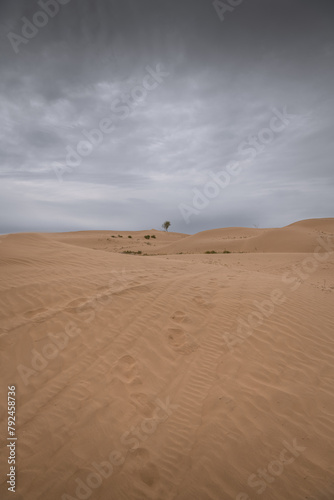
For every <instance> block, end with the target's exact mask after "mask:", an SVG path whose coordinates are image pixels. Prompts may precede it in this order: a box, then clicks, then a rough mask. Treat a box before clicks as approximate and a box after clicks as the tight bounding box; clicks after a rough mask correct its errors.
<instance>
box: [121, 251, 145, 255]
mask: <svg viewBox="0 0 334 500" xmlns="http://www.w3.org/2000/svg"><path fill="white" fill-rule="evenodd" d="M122 253H126V254H127V255H141V250H138V252H133V251H132V250H124V252H122Z"/></svg>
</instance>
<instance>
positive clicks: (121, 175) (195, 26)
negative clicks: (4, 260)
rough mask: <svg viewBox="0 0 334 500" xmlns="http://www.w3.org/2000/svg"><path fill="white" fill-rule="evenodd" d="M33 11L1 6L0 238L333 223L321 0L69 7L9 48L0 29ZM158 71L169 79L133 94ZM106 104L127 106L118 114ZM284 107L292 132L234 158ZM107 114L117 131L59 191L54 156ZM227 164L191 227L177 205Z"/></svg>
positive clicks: (28, 6) (11, 28)
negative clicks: (231, 174)
mask: <svg viewBox="0 0 334 500" xmlns="http://www.w3.org/2000/svg"><path fill="white" fill-rule="evenodd" d="M54 2H58V0H50V4H48V5H51V4H53V5H55V3H54ZM41 4H45V5H46V4H47V0H45V2H44V1H43V0H40V3H37V2H36V1H30V0H29V1H23V0H20V1H16V2H10V1H9V0H7V1H3V2H1V6H0V18H1V19H2V24H1V26H0V32H1V47H2V50H1V55H0V67H1V77H2V78H1V81H0V112H1V117H2V120H1V127H0V139H1V149H0V173H1V176H2V183H1V214H2V216H1V221H0V222H1V224H0V232H1V233H5V232H15V231H39V230H43V231H48V230H49V231H56V230H59V231H60V230H75V229H109V228H110V229H111V228H115V229H131V230H134V229H142V228H145V227H146V228H151V227H156V228H159V227H160V225H161V223H162V222H163V220H165V219H169V220H171V221H172V229H173V230H176V231H184V232H189V233H192V232H196V231H200V230H204V229H209V228H213V227H220V226H232V225H237V226H252V225H253V224H256V225H259V226H260V227H264V226H281V225H284V224H288V223H290V222H293V221H295V220H298V219H303V218H307V217H328V216H332V215H333V201H332V186H333V166H332V158H333V156H334V146H333V142H332V129H333V101H334V98H333V94H332V88H333V83H334V82H333V76H334V75H333V71H334V70H333V68H334V65H333V59H334V29H333V28H334V26H333V24H334V23H333V21H334V5H333V3H332V1H331V0H319V1H318V2H315V1H311V0H295V1H294V2H293V3H292V2H291V1H288V0H247V2H242V3H241V4H240V5H239V6H238V7H235V9H234V10H233V11H232V12H229V13H227V14H226V16H225V19H224V21H223V22H221V20H220V19H219V17H218V15H217V13H216V12H215V9H214V8H213V6H212V3H211V2H210V1H209V2H207V1H204V0H178V2H163V1H162V0H158V1H157V0H154V1H153V0H141V2H138V1H136V0H122V2H120V1H116V0H111V1H107V0H96V2H89V1H88V0H80V1H79V0H69V2H68V3H67V4H64V5H59V4H58V3H56V6H57V5H58V7H59V12H57V13H56V14H55V15H54V17H51V16H49V17H48V21H47V24H46V25H45V26H44V27H41V28H39V29H38V30H37V33H36V34H35V36H33V37H32V38H31V39H29V40H28V41H27V43H21V44H20V45H19V46H18V47H17V49H18V53H17V54H16V53H15V51H14V49H13V47H12V44H11V41H10V40H9V38H8V34H9V33H15V34H16V35H20V36H21V34H22V26H23V25H24V21H22V17H25V18H27V19H28V20H30V21H32V20H34V19H35V20H36V18H34V16H35V14H36V12H38V11H41V10H42V8H41ZM50 8H52V7H50ZM55 8H56V9H57V7H55ZM12 43H13V42H12ZM157 64H161V65H162V66H163V67H164V69H165V70H166V71H167V72H168V73H169V76H168V78H165V79H164V80H163V81H162V83H161V84H159V85H158V86H157V87H156V88H154V89H153V90H151V91H148V92H147V95H146V96H145V97H144V98H143V99H142V101H140V102H139V100H138V101H134V99H133V97H132V99H131V97H129V95H130V96H131V92H132V91H133V89H134V87H136V86H138V85H142V83H143V79H144V77H145V75H146V74H147V69H146V68H147V66H150V67H151V68H156V65H157ZM115 99H119V102H121V101H122V102H123V103H124V101H126V100H129V99H130V101H128V102H130V103H131V112H130V113H129V116H127V117H126V118H122V116H121V113H120V111H119V112H118V116H116V113H115V111H112V110H111V106H112V103H113V102H115ZM120 105H121V104H119V106H118V109H119V108H120ZM285 106H286V109H287V110H288V112H289V113H291V114H294V115H295V118H294V119H293V120H292V121H291V123H290V124H289V126H288V127H286V128H285V129H284V130H283V131H282V132H281V133H277V134H276V135H275V138H274V140H273V141H272V142H270V143H269V144H267V145H266V147H265V148H263V151H261V152H260V154H258V155H256V157H255V158H252V157H249V155H248V156H247V155H246V154H244V155H242V154H240V149H239V146H240V144H241V143H242V142H244V141H249V140H250V139H251V138H252V137H254V136H255V137H256V136H257V135H258V134H259V132H260V131H261V130H263V129H264V128H267V127H268V124H269V123H270V120H271V118H272V116H273V109H274V108H276V109H279V110H283V108H284V107H285ZM114 110H115V108H114ZM104 118H111V119H112V120H113V122H114V130H113V131H112V132H111V133H110V134H104V135H103V141H102V143H101V144H100V145H98V146H97V147H94V148H92V152H91V154H89V155H87V156H86V157H84V158H82V161H81V163H80V165H78V166H77V167H75V168H73V169H71V171H66V172H65V173H64V175H63V182H62V183H59V182H58V179H57V176H56V174H55V171H54V169H53V168H52V165H53V164H54V162H57V163H58V164H59V165H66V151H67V150H66V148H67V147H68V146H70V147H71V148H74V150H76V148H77V146H78V144H79V142H80V141H84V140H86V137H85V135H84V133H83V132H84V131H86V132H87V131H88V132H89V131H91V130H92V129H96V128H98V127H99V124H100V122H101V120H102V119H104ZM233 161H239V162H241V164H242V165H243V166H244V168H243V171H242V173H241V174H240V175H239V176H237V177H236V178H235V179H233V182H231V183H230V184H229V185H228V186H227V187H226V188H224V189H223V190H221V192H220V193H219V195H218V196H216V197H215V198H214V199H212V200H211V201H210V203H209V204H208V206H207V207H206V208H205V209H203V210H201V211H200V213H198V214H197V215H194V216H192V217H191V219H190V222H189V224H187V223H186V222H185V220H184V219H183V217H182V215H181V213H180V210H179V205H180V203H185V204H189V203H191V200H192V198H193V191H192V190H193V189H194V188H197V189H199V190H201V189H203V186H204V185H205V183H206V182H207V181H208V172H220V171H221V170H222V169H224V168H226V166H227V165H228V164H229V163H230V162H233Z"/></svg>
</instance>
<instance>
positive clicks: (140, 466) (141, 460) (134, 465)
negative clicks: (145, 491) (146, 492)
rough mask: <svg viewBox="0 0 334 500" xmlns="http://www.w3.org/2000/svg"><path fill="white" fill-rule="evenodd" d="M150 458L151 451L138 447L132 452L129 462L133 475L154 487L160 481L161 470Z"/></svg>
mask: <svg viewBox="0 0 334 500" xmlns="http://www.w3.org/2000/svg"><path fill="white" fill-rule="evenodd" d="M149 460H150V454H149V452H148V451H147V450H146V449H145V448H137V449H136V450H133V451H132V452H131V455H129V457H128V460H127V462H128V468H129V472H130V473H131V476H132V477H133V478H137V480H139V481H141V482H143V483H145V484H146V485H147V486H149V487H150V488H152V487H154V485H155V484H156V483H157V482H158V479H159V472H158V469H157V467H156V465H154V464H153V463H152V462H150V461H149ZM145 462H146V463H145Z"/></svg>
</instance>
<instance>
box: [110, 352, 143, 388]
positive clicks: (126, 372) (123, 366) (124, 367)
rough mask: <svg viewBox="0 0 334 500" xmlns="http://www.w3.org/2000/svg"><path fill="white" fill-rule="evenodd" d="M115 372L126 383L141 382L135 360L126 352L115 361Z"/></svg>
mask: <svg viewBox="0 0 334 500" xmlns="http://www.w3.org/2000/svg"><path fill="white" fill-rule="evenodd" d="M115 374H116V376H117V377H118V378H119V379H120V380H121V381H122V382H125V383H127V384H130V383H132V382H134V383H141V379H140V377H139V370H138V367H137V363H136V360H135V359H134V358H133V357H132V356H129V355H128V354H127V355H125V356H123V357H122V358H120V359H119V360H118V361H117V363H116V368H115Z"/></svg>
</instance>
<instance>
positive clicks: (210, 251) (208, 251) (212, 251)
mask: <svg viewBox="0 0 334 500" xmlns="http://www.w3.org/2000/svg"><path fill="white" fill-rule="evenodd" d="M205 253H217V252H215V251H214V250H207V251H206V252H205Z"/></svg>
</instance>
